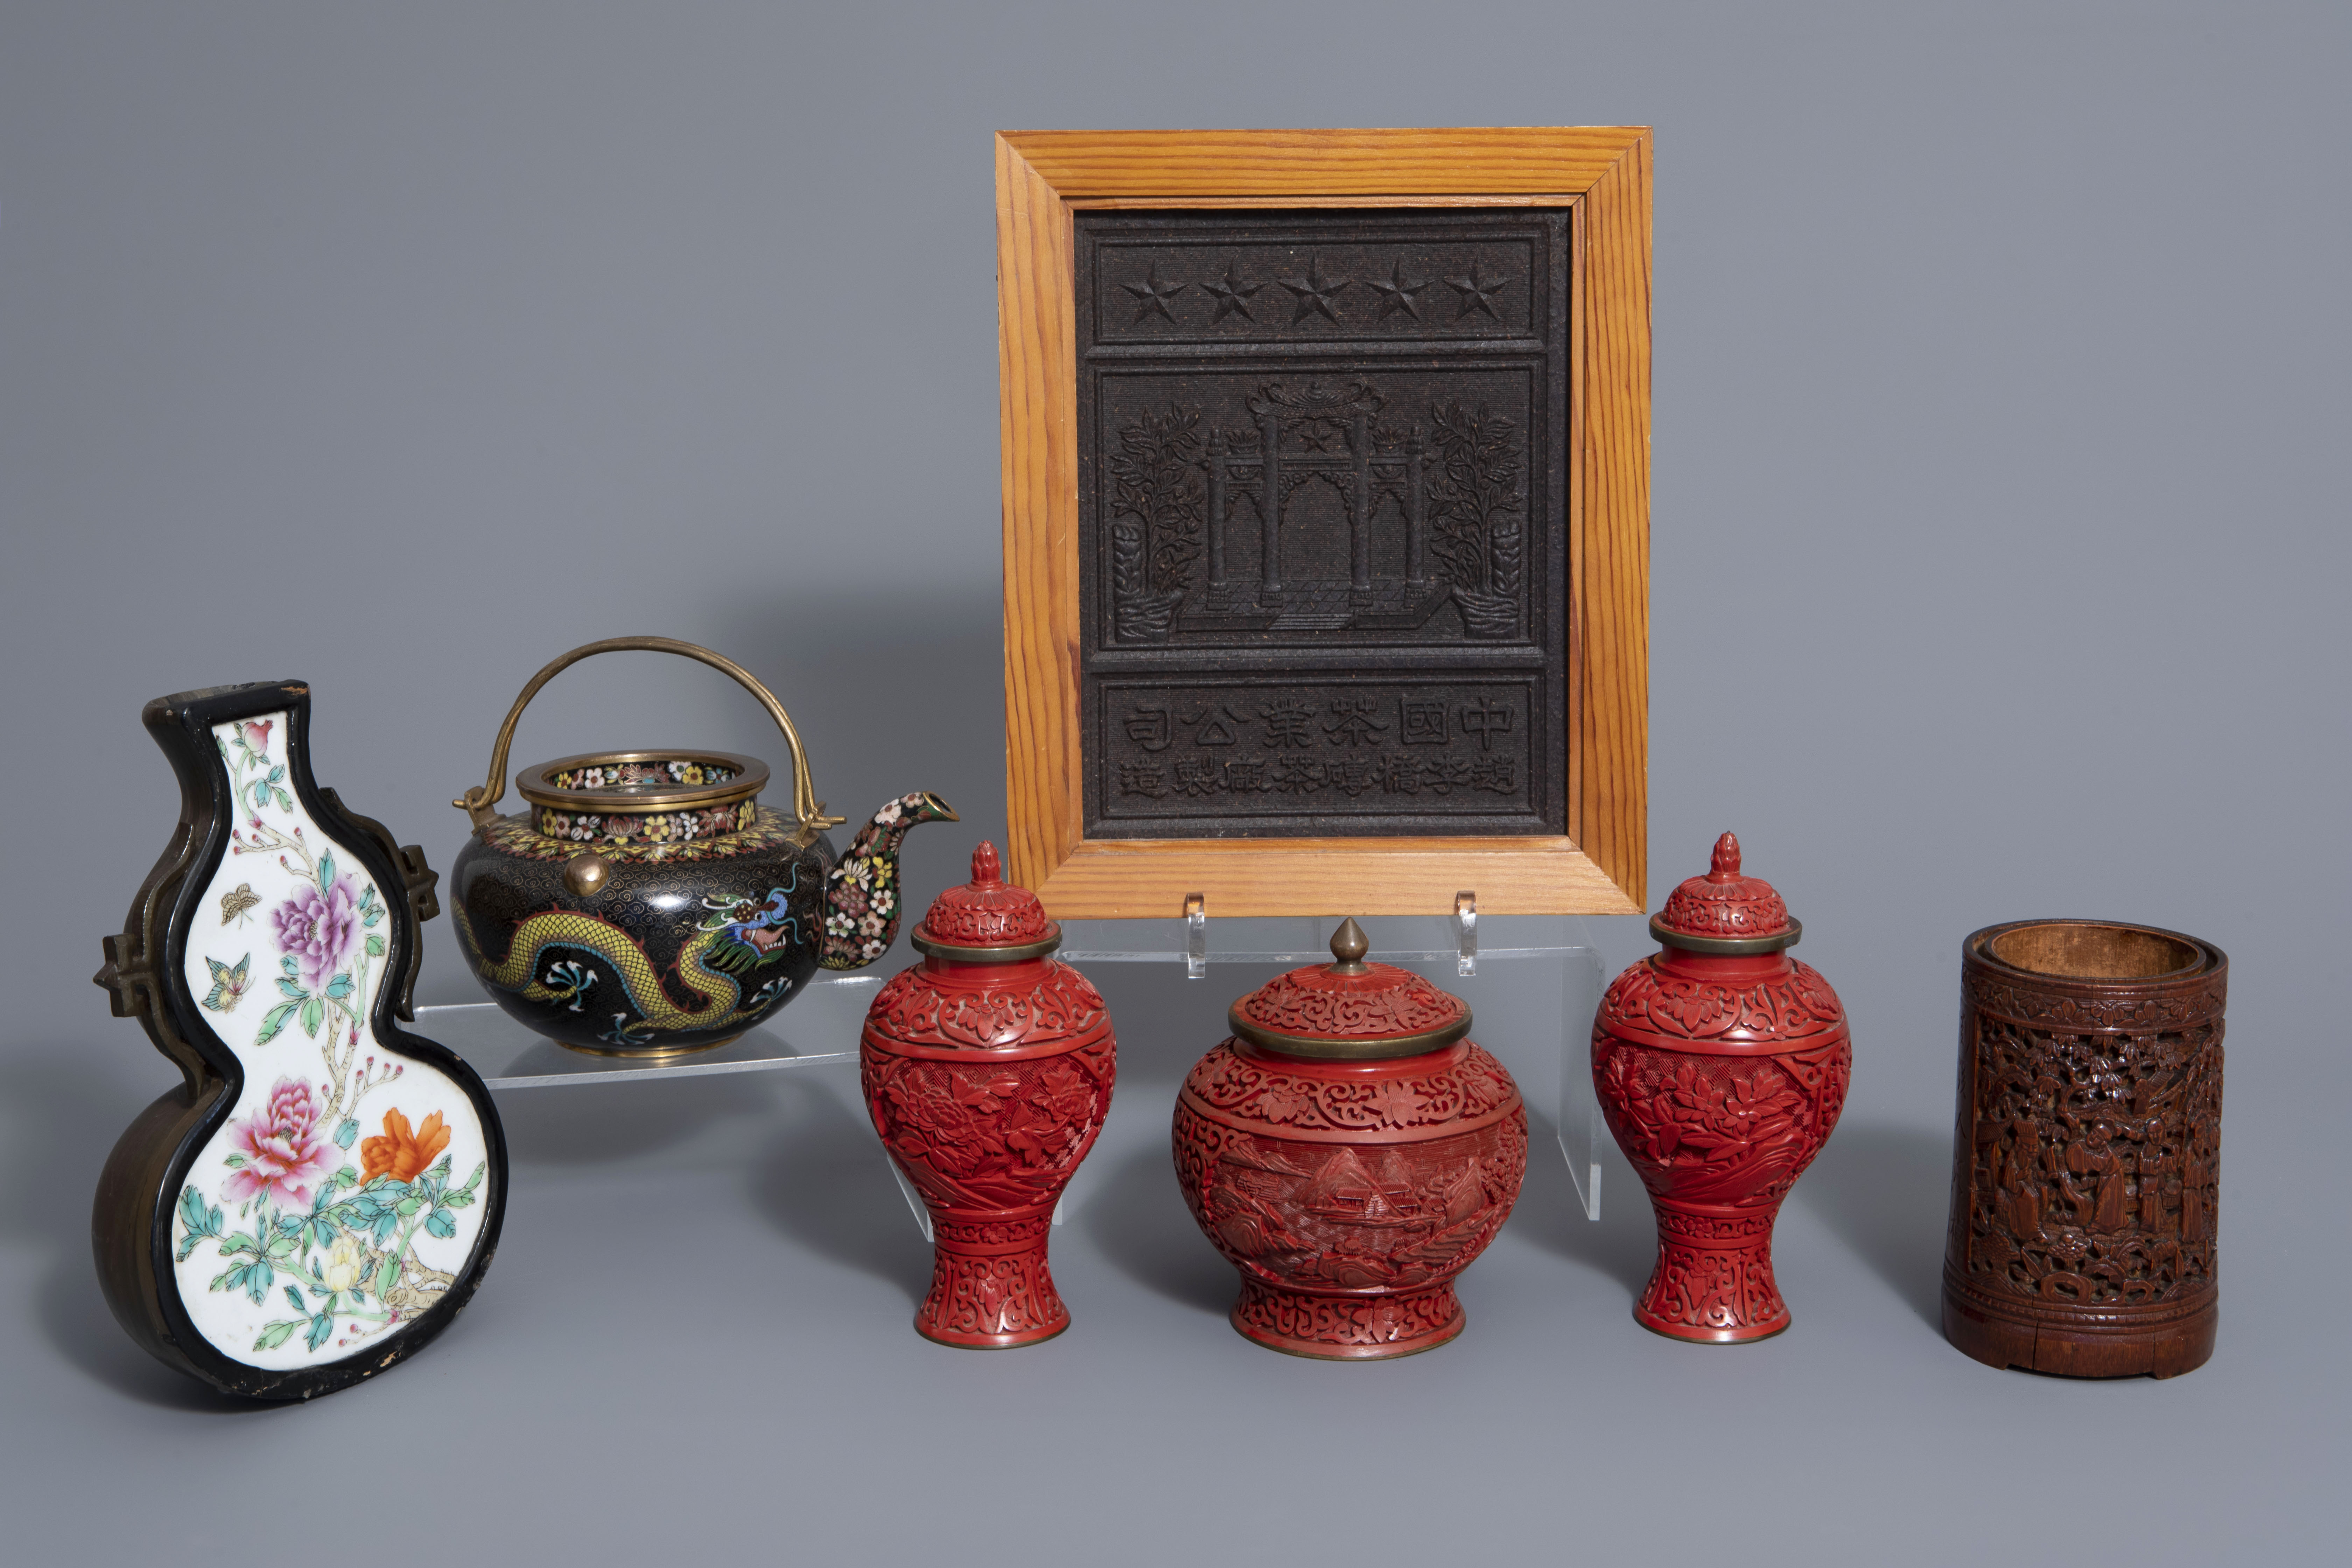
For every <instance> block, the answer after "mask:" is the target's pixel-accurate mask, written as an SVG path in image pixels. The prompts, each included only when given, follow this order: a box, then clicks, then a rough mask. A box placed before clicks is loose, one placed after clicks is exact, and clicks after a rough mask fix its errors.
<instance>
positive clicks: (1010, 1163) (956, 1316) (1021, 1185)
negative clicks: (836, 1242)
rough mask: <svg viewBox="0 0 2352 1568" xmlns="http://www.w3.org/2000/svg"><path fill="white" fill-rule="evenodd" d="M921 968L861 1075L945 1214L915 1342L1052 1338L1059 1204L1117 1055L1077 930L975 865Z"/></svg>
mask: <svg viewBox="0 0 2352 1568" xmlns="http://www.w3.org/2000/svg"><path fill="white" fill-rule="evenodd" d="M914 943H915V947H916V950H917V951H918V952H921V953H922V954H923V962H922V963H919V964H917V965H916V966H915V967H913V968H911V969H907V970H902V971H900V972H899V973H898V974H897V975H895V976H893V977H892V979H891V981H890V983H889V984H887V985H885V986H883V987H882V990H881V992H880V994H877V996H876V997H875V998H874V1005H873V1006H872V1007H871V1008H870V1009H868V1010H867V1013H866V1030H865V1033H864V1035H863V1037H861V1039H860V1041H859V1045H858V1076H859V1080H860V1082H861V1083H862V1084H863V1085H864V1088H865V1091H866V1111H867V1113H868V1114H869V1115H871V1116H872V1117H873V1118H874V1130H875V1131H877V1132H878V1133H880V1134H881V1135H882V1146H883V1147H884V1148H886V1149H887V1150H888V1151H889V1152H890V1158H891V1159H893V1160H895V1161H897V1162H898V1168H899V1169H900V1170H901V1171H904V1172H905V1173H907V1179H908V1181H909V1182H911V1183H913V1184H914V1186H915V1190H916V1191H917V1192H919V1193H920V1194H922V1198H923V1206H924V1208H925V1209H926V1210H927V1211H929V1215H930V1216H931V1243H932V1249H933V1266H932V1271H931V1289H930V1292H929V1294H928V1295H926V1296H925V1297H924V1298H923V1304H922V1306H921V1308H920V1309H919V1310H918V1311H917V1312H916V1313H915V1331H916V1332H917V1333H919V1334H921V1335H922V1336H923V1337H924V1338H925V1339H929V1340H937V1341H938V1342H940V1343H941V1344H949V1345H958V1346H961V1347H963V1348H965V1349H968V1350H1003V1349H1007V1348H1009V1347H1011V1346H1013V1345H1026V1344H1034V1343H1036V1342H1038V1341H1039V1340H1049V1339H1052V1338H1053V1337H1054V1336H1055V1334H1058V1333H1060V1332H1061V1331H1063V1330H1064V1329H1066V1328H1068V1327H1069V1326H1070V1312H1069V1309H1068V1308H1066V1307H1065V1306H1063V1305H1062V1298H1061V1295H1060V1294H1059V1293H1058V1292H1057V1291H1056V1290H1055V1289H1054V1277H1053V1275H1052V1274H1051V1273H1050V1272H1049V1271H1048V1270H1047V1268H1046V1267H1045V1244H1046V1241H1047V1239H1048V1237H1051V1235H1052V1234H1053V1224H1054V1207H1055V1205H1056V1204H1057V1203H1059V1202H1060V1201H1061V1197H1062V1189H1063V1188H1065V1187H1066V1186H1068V1185H1069V1184H1070V1177H1071V1176H1072V1175H1074V1174H1076V1172H1077V1168H1078V1162H1079V1161H1081V1160H1084V1159H1085V1158H1086V1157H1087V1151H1088V1150H1089V1149H1092V1148H1093V1147H1094V1144H1095V1135H1096V1134H1097V1133H1098V1132H1100V1131H1102V1125H1103V1119H1104V1118H1105V1117H1106V1116H1108V1115H1109V1114H1110V1092H1111V1084H1112V1081H1113V1079H1115V1078H1116V1077H1117V1076H1118V1042H1117V1041H1116V1040H1114V1039H1113V1038H1112V1036H1111V1026H1110V1015H1109V1013H1108V1012H1107V1011H1106V1010H1105V1009H1104V1007H1103V999H1102V996H1101V995H1100V994H1098V993H1097V991H1096V990H1095V988H1094V987H1093V986H1092V985H1089V984H1087V978H1086V976H1085V975H1083V974H1080V973H1078V972H1077V971H1076V970H1075V969H1073V968H1071V967H1070V966H1069V965H1068V964H1066V963H1063V962H1062V961H1061V960H1060V959H1057V958H1055V957H1054V956H1053V953H1054V950H1055V948H1057V947H1059V946H1061V945H1062V928H1061V927H1060V926H1058V925H1056V924H1055V923H1054V922H1053V921H1049V920H1047V919H1046V918H1045V906H1044V905H1042V904H1040V903H1039V902H1038V901H1037V896H1036V895H1035V894H1034V893H1032V892H1031V891H1029V889H1026V888H1019V887H1014V886H1013V885H1012V884H1010V883H1008V882H1006V881H1004V880H1003V877H1002V876H1001V874H1000V872H999V868H998V863H997V858H996V846H995V845H993V844H990V843H987V842H985V841H983V842H982V844H981V846H980V847H979V848H978V849H976V850H974V851H973V852H972V857H971V881H970V882H968V883H966V884H965V885H964V886H962V887H961V888H950V889H947V891H945V892H943V893H941V894H940V896H939V898H938V900H936V901H935V902H934V903H933V904H932V905H931V909H930V912H929V914H927V915H925V916H924V917H923V923H922V924H921V925H919V926H917V927H916V928H915V933H914Z"/></svg>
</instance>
